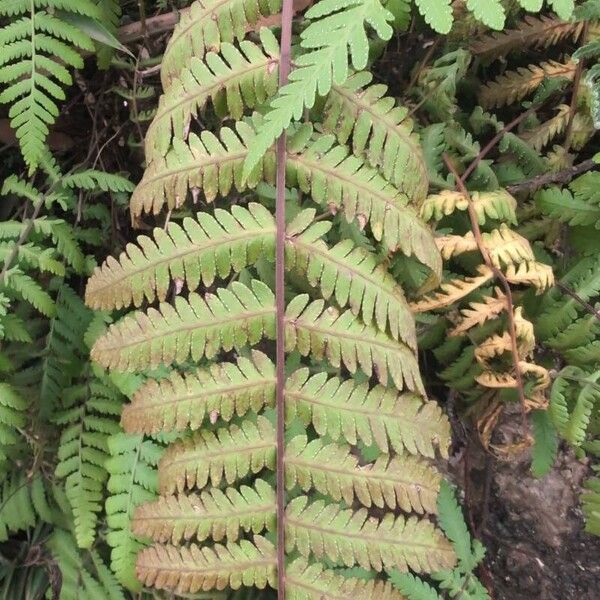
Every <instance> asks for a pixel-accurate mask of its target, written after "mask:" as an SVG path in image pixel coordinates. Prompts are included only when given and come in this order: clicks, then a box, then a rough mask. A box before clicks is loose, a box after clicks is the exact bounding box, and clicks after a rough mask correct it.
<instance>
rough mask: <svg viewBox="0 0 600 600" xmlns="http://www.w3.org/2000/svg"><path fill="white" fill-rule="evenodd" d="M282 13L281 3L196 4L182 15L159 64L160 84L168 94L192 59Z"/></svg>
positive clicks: (216, 0)
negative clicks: (174, 81) (271, 16)
mask: <svg viewBox="0 0 600 600" xmlns="http://www.w3.org/2000/svg"><path fill="white" fill-rule="evenodd" d="M280 11H281V0H272V1H270V2H251V1H250V0H224V1H223V0H196V1H195V2H193V3H192V5H191V6H190V9H189V10H188V11H186V12H183V13H182V14H181V18H180V20H179V23H178V24H177V26H176V27H175V30H174V31H173V35H172V36H171V38H170V40H169V43H168V45H167V49H166V50H165V54H164V57H163V60H162V67H161V81H162V85H163V89H165V90H168V89H169V87H170V86H171V83H172V82H173V80H174V79H176V78H177V77H180V75H181V72H182V70H183V69H184V68H185V66H186V65H189V64H190V63H191V60H192V58H193V57H196V58H198V59H203V58H204V57H205V54H206V53H207V52H208V51H212V52H219V51H220V49H221V47H222V44H223V43H232V42H234V41H236V40H241V39H243V38H244V36H245V35H246V32H247V30H248V29H251V28H253V26H255V25H256V24H257V23H258V22H259V21H260V20H261V19H262V18H263V17H268V16H269V15H274V14H277V13H278V12H280Z"/></svg>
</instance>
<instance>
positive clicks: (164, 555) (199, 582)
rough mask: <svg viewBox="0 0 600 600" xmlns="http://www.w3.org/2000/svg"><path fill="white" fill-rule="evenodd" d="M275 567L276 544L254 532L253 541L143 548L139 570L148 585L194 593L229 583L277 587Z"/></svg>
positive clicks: (140, 576)
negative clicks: (199, 545) (224, 544)
mask: <svg viewBox="0 0 600 600" xmlns="http://www.w3.org/2000/svg"><path fill="white" fill-rule="evenodd" d="M276 567H277V559H276V556H275V549H274V547H273V544H271V542H269V541H267V540H266V539H265V538H263V537H260V536H254V538H253V541H252V542H250V541H248V540H241V541H240V542H239V543H233V542H230V543H228V544H227V545H226V546H222V545H220V544H215V546H213V547H211V548H209V547H204V548H200V547H198V546H196V545H195V544H192V545H191V546H189V547H186V546H178V547H176V546H160V545H156V546H152V547H150V548H146V549H145V550H142V551H141V552H140V555H139V557H138V561H137V568H136V572H137V576H138V578H139V579H140V581H141V582H142V583H143V584H144V585H145V586H153V587H155V588H157V589H159V590H170V591H173V592H175V593H177V594H188V593H190V594H195V593H196V592H199V591H210V590H213V589H214V590H222V589H225V588H227V587H229V588H231V589H234V590H237V589H239V588H240V587H242V586H248V587H251V586H254V587H257V588H258V589H263V588H265V587H266V586H267V585H270V586H271V587H275V585H276V582H277V575H276Z"/></svg>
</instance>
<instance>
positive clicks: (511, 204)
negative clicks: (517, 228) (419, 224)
mask: <svg viewBox="0 0 600 600" xmlns="http://www.w3.org/2000/svg"><path fill="white" fill-rule="evenodd" d="M471 201H472V203H473V208H474V209H475V214H476V215H477V221H478V222H479V225H485V223H486V222H487V220H488V219H492V220H495V221H504V222H506V221H508V222H509V223H514V224H516V222H517V216H516V208H517V201H516V200H515V198H513V197H512V196H511V195H510V194H509V193H508V192H507V191H506V190H495V191H493V192H472V193H471ZM468 208H469V202H468V200H467V199H466V198H465V197H464V195H463V194H462V193H460V192H456V191H454V190H443V191H441V192H440V193H439V194H435V195H434V196H428V197H427V198H426V199H425V202H424V203H423V206H421V211H420V214H421V218H422V219H424V220H425V221H430V220H431V219H434V220H435V221H441V220H442V219H443V218H444V217H446V216H448V215H451V214H452V213H454V212H455V211H457V210H459V211H466V210H468Z"/></svg>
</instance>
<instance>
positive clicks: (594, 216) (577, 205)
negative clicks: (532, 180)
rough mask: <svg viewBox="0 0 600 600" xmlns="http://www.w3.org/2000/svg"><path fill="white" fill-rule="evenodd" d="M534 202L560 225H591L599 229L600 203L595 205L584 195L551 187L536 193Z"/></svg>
mask: <svg viewBox="0 0 600 600" xmlns="http://www.w3.org/2000/svg"><path fill="white" fill-rule="evenodd" d="M535 201H536V205H537V206H538V207H539V208H540V209H541V210H542V211H543V212H544V214H546V215H548V216H549V217H552V218H553V219H557V220H558V221H560V222H561V223H568V224H569V225H571V226H576V225H593V226H594V227H595V228H596V229H600V202H599V203H597V204H596V203H594V202H592V201H590V198H589V197H587V196H586V195H583V194H576V195H574V194H572V193H571V192H570V191H569V190H566V189H563V190H561V189H559V188H556V187H552V188H546V189H544V190H541V191H540V192H538V194H537V195H536V198H535Z"/></svg>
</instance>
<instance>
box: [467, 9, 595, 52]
mask: <svg viewBox="0 0 600 600" xmlns="http://www.w3.org/2000/svg"><path fill="white" fill-rule="evenodd" d="M583 25H584V24H583V23H582V22H579V23H570V22H566V21H562V20H561V19H559V18H558V17H549V16H541V17H533V16H531V15H528V16H526V17H525V18H524V19H523V20H522V21H521V22H520V23H519V24H518V25H517V27H516V29H509V30H506V31H502V32H498V33H496V32H494V33H491V34H489V35H486V36H484V37H482V38H480V39H479V40H477V41H476V42H475V43H474V44H472V45H471V52H472V53H473V54H475V55H477V56H480V57H482V58H484V59H485V60H486V61H492V60H495V59H497V58H500V57H501V56H506V55H507V54H508V53H509V52H511V51H512V50H523V49H524V48H526V47H532V48H548V47H549V46H552V45H554V44H557V43H558V42H560V41H561V40H563V39H565V38H567V37H570V38H572V39H573V40H574V41H577V39H578V38H579V36H580V35H581V32H582V31H583Z"/></svg>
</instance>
